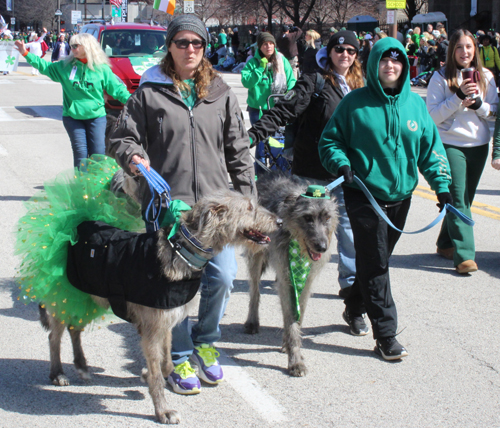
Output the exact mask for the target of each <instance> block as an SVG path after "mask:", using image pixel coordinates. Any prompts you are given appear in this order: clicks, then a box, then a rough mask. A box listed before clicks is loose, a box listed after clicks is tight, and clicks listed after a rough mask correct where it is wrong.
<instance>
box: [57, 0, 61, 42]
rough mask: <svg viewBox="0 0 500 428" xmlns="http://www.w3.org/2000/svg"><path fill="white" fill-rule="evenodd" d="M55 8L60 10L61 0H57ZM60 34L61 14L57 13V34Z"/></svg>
mask: <svg viewBox="0 0 500 428" xmlns="http://www.w3.org/2000/svg"><path fill="white" fill-rule="evenodd" d="M57 10H61V0H57ZM59 34H61V15H57V35H58V36H59Z"/></svg>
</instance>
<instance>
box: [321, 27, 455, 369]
mask: <svg viewBox="0 0 500 428" xmlns="http://www.w3.org/2000/svg"><path fill="white" fill-rule="evenodd" d="M319 153H320V158H321V162H322V164H323V166H324V167H325V168H326V169H327V170H328V171H330V172H332V173H333V174H337V175H339V176H340V175H343V176H344V178H345V184H344V198H345V204H346V209H347V214H348V216H349V220H350V222H351V226H352V231H353V234H354V248H355V250H356V279H355V281H354V284H353V286H352V292H351V295H350V296H349V297H348V298H347V299H346V300H345V304H346V308H347V310H348V311H349V313H351V314H354V315H358V316H360V315H361V314H363V313H364V312H366V313H367V314H368V317H369V318H370V321H371V324H372V329H373V336H374V339H375V340H376V346H375V352H377V353H378V354H379V355H381V356H382V357H383V358H384V359H386V360H397V359H400V358H402V357H405V356H407V355H408V352H407V351H406V349H405V348H404V347H403V346H401V345H400V344H399V343H398V341H397V340H396V338H395V336H396V331H397V312H396V305H395V303H394V300H393V298H392V295H391V286H390V279H389V257H390V256H391V254H392V251H393V250H394V246H395V245H396V243H397V241H398V239H399V237H400V235H401V234H400V233H399V232H397V231H396V230H394V229H392V228H390V227H389V226H388V225H387V223H385V221H384V220H383V219H382V218H381V217H380V216H379V214H377V213H376V211H375V210H374V208H373V207H372V205H371V204H370V202H369V201H368V199H367V198H366V196H365V195H364V194H363V193H362V191H361V190H360V189H359V187H358V186H357V185H356V184H355V183H353V173H354V174H356V176H357V177H358V178H359V179H360V180H361V181H362V182H363V183H364V184H365V185H366V187H368V189H369V190H370V192H371V193H372V195H373V196H374V197H375V199H376V201H377V203H378V204H379V206H380V208H381V209H382V210H383V211H384V212H385V214H386V215H387V216H388V217H389V219H390V220H391V221H392V223H393V224H394V225H395V226H396V227H397V228H399V229H402V228H403V227H404V225H405V222H406V216H407V214H408V210H409V208H410V202H411V195H412V192H413V190H414V189H415V188H416V186H417V184H418V172H419V171H420V172H421V173H422V175H423V176H424V177H425V179H426V180H427V182H428V183H429V184H430V186H431V188H432V189H433V190H434V191H435V192H436V194H437V197H438V200H439V204H438V206H439V207H440V208H441V209H442V208H443V207H444V204H446V203H451V202H452V199H451V196H450V193H449V190H448V186H449V184H450V182H451V176H450V168H449V165H448V160H447V158H446V152H445V150H444V148H443V144H442V142H441V140H440V138H439V134H438V131H437V129H436V126H435V125H434V122H433V121H432V119H431V117H430V116H429V114H428V112H427V108H426V106H425V103H424V101H423V100H422V98H421V97H420V96H419V95H417V94H414V93H412V92H411V91H410V78H409V63H408V58H407V56H406V53H405V48H404V46H403V45H402V44H401V43H399V42H398V41H397V40H395V39H393V38H392V37H386V38H384V39H382V40H379V41H378V42H377V43H376V44H375V45H374V46H373V48H372V51H371V53H370V57H369V59H368V66H367V86H366V87H364V88H361V89H357V90H355V91H353V92H351V93H349V94H347V95H346V96H345V97H344V98H343V100H342V102H341V103H340V104H339V106H338V107H337V109H336V110H335V112H334V114H333V116H332V117H331V119H330V121H329V122H328V124H327V125H326V127H325V130H324V131H323V135H322V136H321V139H320V141H319Z"/></svg>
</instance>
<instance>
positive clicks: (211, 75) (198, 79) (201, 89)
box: [160, 52, 219, 99]
mask: <svg viewBox="0 0 500 428" xmlns="http://www.w3.org/2000/svg"><path fill="white" fill-rule="evenodd" d="M160 70H161V71H162V72H163V73H164V74H166V75H167V76H169V77H170V78H171V79H172V80H173V82H174V85H175V87H176V88H177V89H179V90H181V91H185V92H188V93H189V91H190V88H189V86H188V85H187V84H186V83H184V82H183V81H182V80H181V78H180V76H179V74H178V73H177V72H176V71H175V63H174V59H173V58H172V55H171V54H170V52H168V53H167V55H165V57H164V58H163V59H162V60H161V62H160ZM218 75H219V73H217V72H216V71H215V70H214V69H213V68H212V64H211V63H210V61H208V60H207V59H206V58H205V56H203V58H202V59H201V61H200V63H199V64H198V68H197V69H196V71H195V73H194V87H195V89H196V95H197V96H198V99H201V98H205V97H206V96H207V95H208V87H209V86H210V84H211V83H212V81H213V80H214V79H215V78H216V77H217V76H218Z"/></svg>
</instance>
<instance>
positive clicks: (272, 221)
mask: <svg viewBox="0 0 500 428" xmlns="http://www.w3.org/2000/svg"><path fill="white" fill-rule="evenodd" d="M183 219H184V221H185V223H186V225H187V227H188V228H189V229H190V230H191V232H192V233H193V235H195V236H196V238H197V239H198V240H199V241H200V242H201V243H202V244H203V245H204V246H205V247H207V248H208V247H211V248H212V249H213V250H214V252H215V253H218V252H220V251H222V249H223V248H224V246H225V245H228V244H230V245H235V246H244V247H245V248H247V249H248V250H250V251H252V252H257V251H259V250H260V249H261V248H262V247H264V246H266V245H267V244H269V242H271V238H270V237H269V235H270V234H272V233H274V232H275V231H276V230H277V229H278V228H279V227H280V226H281V223H282V221H281V220H280V219H279V218H278V216H277V215H275V214H273V213H271V212H270V211H268V210H266V209H265V208H263V207H262V206H260V205H259V204H258V203H257V201H256V200H255V199H254V198H250V197H247V196H243V195H242V194H240V193H237V192H232V191H230V190H226V191H219V192H216V193H214V194H212V195H210V196H207V197H204V198H203V199H201V200H200V201H199V202H197V203H196V204H195V205H194V206H193V209H192V210H191V211H187V212H186V213H185V214H184V215H183Z"/></svg>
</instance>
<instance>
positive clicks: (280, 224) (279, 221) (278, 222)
mask: <svg viewBox="0 0 500 428" xmlns="http://www.w3.org/2000/svg"><path fill="white" fill-rule="evenodd" d="M276 226H278V227H282V226H283V220H282V219H280V218H278V219H276Z"/></svg>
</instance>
